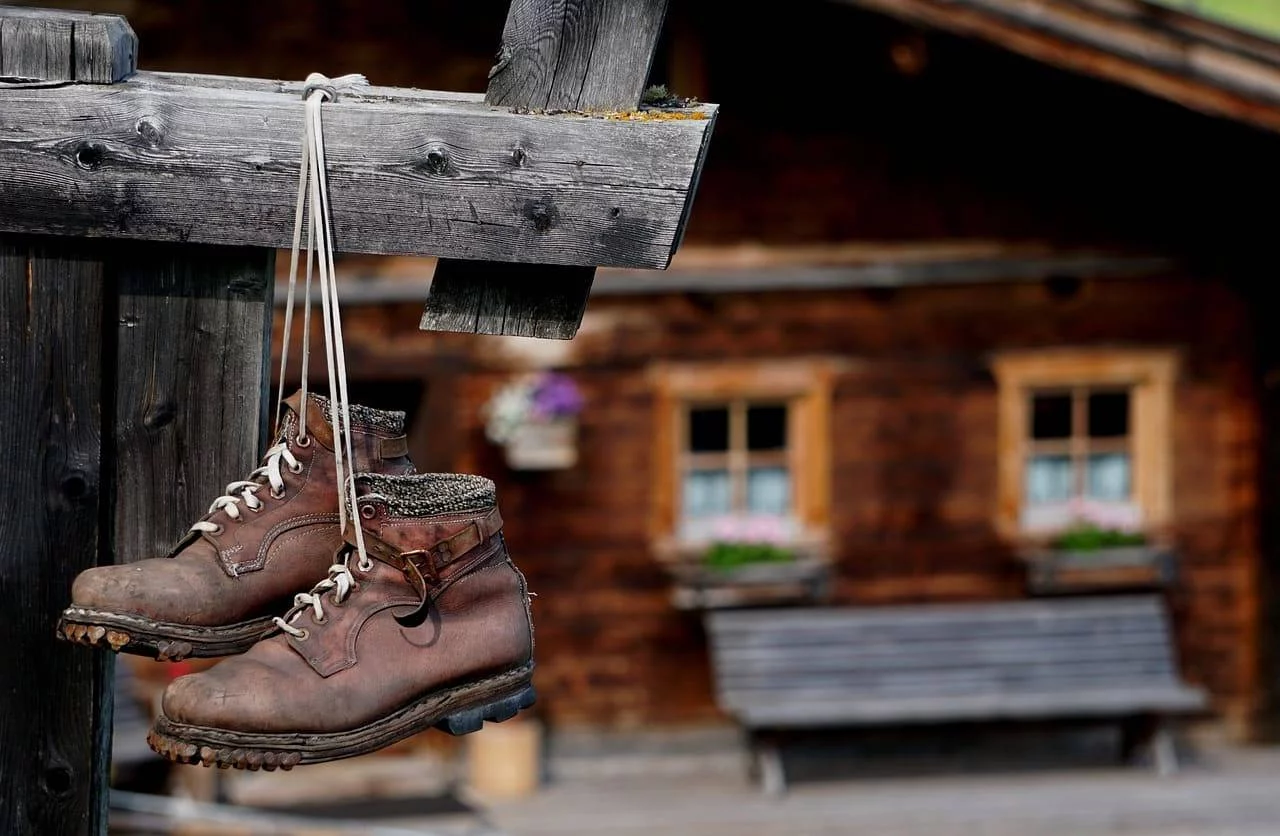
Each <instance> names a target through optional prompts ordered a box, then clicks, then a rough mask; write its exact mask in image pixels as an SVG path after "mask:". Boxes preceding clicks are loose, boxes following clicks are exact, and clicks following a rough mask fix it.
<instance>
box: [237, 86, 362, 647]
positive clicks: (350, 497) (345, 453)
mask: <svg viewBox="0 0 1280 836" xmlns="http://www.w3.org/2000/svg"><path fill="white" fill-rule="evenodd" d="M357 83H358V84H367V83H368V82H367V81H365V79H364V77H363V76H358V75H348V76H342V77H340V78H336V79H332V80H331V79H328V78H326V77H325V76H323V75H320V74H319V73H312V74H311V75H309V76H307V87H306V92H305V93H304V96H305V101H306V112H305V120H304V128H303V138H302V164H301V166H300V167H299V172H298V199H297V202H296V204H295V209H294V222H293V247H292V249H291V250H290V254H289V293H288V302H287V307H286V309H285V340H284V343H285V349H284V350H282V351H281V357H280V363H281V374H280V391H279V397H280V398H281V402H283V395H284V370H285V363H286V362H287V359H288V354H287V346H288V342H289V337H290V336H291V331H292V327H293V305H294V292H295V287H296V284H297V276H298V260H299V253H300V250H301V247H302V229H303V217H304V214H305V216H306V231H307V272H306V288H305V302H304V305H305V307H304V321H303V339H302V403H303V405H304V406H303V409H304V413H305V409H306V406H305V405H306V404H307V403H308V401H307V374H308V366H309V362H310V353H311V346H310V342H311V341H310V316H311V276H312V272H311V271H312V265H313V264H316V265H318V266H319V273H320V301H321V309H322V312H323V316H324V335H325V342H324V347H325V361H326V365H327V367H328V373H329V408H330V415H329V417H330V420H331V421H332V422H333V438H334V445H333V450H334V468H335V470H336V472H337V482H338V496H339V497H340V501H339V503H338V526H339V530H340V531H341V532H343V533H344V534H345V533H346V530H347V517H348V513H349V512H350V513H352V514H354V513H355V509H356V486H355V478H354V477H355V474H354V468H355V454H354V452H353V449H352V441H351V410H350V402H349V400H348V393H347V358H346V352H345V350H344V346H343V342H342V320H341V317H340V316H339V315H338V288H337V283H336V282H335V280H334V278H335V277H334V266H333V223H332V216H331V214H330V204H329V180H328V174H327V171H326V169H327V164H326V160H325V150H324V129H323V123H322V120H321V116H320V113H321V105H323V104H324V102H325V101H326V100H331V99H332V98H333V97H334V94H333V90H334V89H335V88H336V87H337V86H338V85H342V84H357ZM304 209H305V210H306V211H305V212H304ZM317 225H318V226H319V229H318V230H317V229H316V227H317ZM317 232H318V234H317ZM279 420H280V415H279V413H278V414H277V417H276V421H277V423H279ZM300 432H302V433H304V434H305V432H306V429H305V421H304V422H303V425H302V429H301V431H300ZM228 493H230V491H228ZM348 503H349V504H350V507H349V508H348ZM351 523H352V526H353V527H354V535H355V541H356V552H357V554H358V555H359V561H358V563H357V566H358V567H359V569H360V571H362V572H368V571H369V570H370V569H372V568H373V561H372V560H370V558H369V555H368V553H367V552H366V550H365V545H364V530H363V529H362V528H361V526H360V524H359V523H358V522H356V521H355V520H352V521H351ZM349 558H350V552H348V553H347V554H346V555H344V556H343V558H342V559H341V561H340V562H338V563H335V564H333V565H332V566H330V567H329V577H328V578H326V579H325V580H323V581H321V582H320V583H318V584H316V585H315V587H313V588H312V590H311V591H310V592H301V593H299V594H298V595H296V596H295V597H294V606H293V608H292V609H291V610H290V611H289V612H288V613H286V614H285V615H284V616H283V617H280V618H275V619H274V621H275V624H276V626H277V627H279V628H280V629H281V630H283V631H285V632H286V633H289V634H290V635H292V636H295V637H296V638H299V639H305V638H306V637H307V631H306V629H305V628H299V627H295V626H293V622H295V621H297V619H298V617H299V616H301V615H302V613H303V612H305V611H306V610H307V609H308V608H310V609H311V610H312V612H313V614H314V617H315V620H316V621H317V622H321V621H323V620H324V606H323V604H322V603H321V601H322V599H323V597H324V594H325V593H326V592H329V591H330V590H332V593H333V594H332V598H331V600H333V601H334V603H336V604H341V603H342V601H343V599H345V598H346V596H347V594H348V593H349V592H350V591H351V589H352V588H354V586H355V585H356V581H355V576H354V575H352V574H351V569H350V568H349V567H348V565H347V561H348V560H349Z"/></svg>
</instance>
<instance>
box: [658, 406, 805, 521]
mask: <svg viewBox="0 0 1280 836" xmlns="http://www.w3.org/2000/svg"><path fill="white" fill-rule="evenodd" d="M790 411H791V405H790V403H788V402H787V401H782V402H781V403H767V402H766V403H761V402H758V401H752V400H748V399H745V398H739V399H735V400H732V401H728V402H719V403H717V402H711V403H706V402H703V403H698V402H696V401H695V402H689V403H686V404H685V408H684V421H683V422H682V423H683V425H684V426H683V429H684V433H683V437H682V438H681V441H680V463H679V465H680V484H679V485H678V488H679V491H680V497H681V505H680V524H681V526H682V527H683V529H684V531H683V532H682V536H683V537H685V538H686V539H698V538H700V537H702V536H705V535H707V534H710V533H711V532H710V531H709V530H708V528H707V527H708V526H711V525H713V524H714V523H715V521H716V520H717V519H723V518H724V517H727V516H735V515H736V516H747V517H753V518H754V517H772V518H775V519H777V520H779V521H780V522H782V523H783V524H784V525H788V524H790V523H791V522H792V521H793V519H794V513H793V510H794V509H793V507H792V502H791V494H792V490H791V484H792V473H791V469H792V461H791V457H790V456H788V453H787V423H788V421H787V418H788V414H789V413H790Z"/></svg>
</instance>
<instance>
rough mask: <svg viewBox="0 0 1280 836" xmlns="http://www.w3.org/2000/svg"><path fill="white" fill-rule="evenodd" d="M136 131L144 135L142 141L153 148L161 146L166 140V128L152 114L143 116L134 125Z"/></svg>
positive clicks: (141, 135)
mask: <svg viewBox="0 0 1280 836" xmlns="http://www.w3.org/2000/svg"><path fill="white" fill-rule="evenodd" d="M133 130H134V132H135V133H136V134H137V135H138V136H140V137H142V141H143V142H145V143H147V145H149V146H151V147H152V148H159V147H160V144H161V143H162V142H164V129H163V128H161V127H160V124H159V122H158V121H157V120H156V119H155V118H154V117H151V116H143V117H142V118H141V119H139V120H138V121H137V123H135V124H134V126H133Z"/></svg>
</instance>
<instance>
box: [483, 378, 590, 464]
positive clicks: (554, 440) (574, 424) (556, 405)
mask: <svg viewBox="0 0 1280 836" xmlns="http://www.w3.org/2000/svg"><path fill="white" fill-rule="evenodd" d="M582 404H583V401H582V393H581V392H580V391H579V390H578V386H577V384H575V383H574V382H573V379H572V378H570V377H568V376H566V375H563V374H558V373H555V372H539V373H537V374H532V375H526V376H523V377H520V378H517V379H515V380H512V381H511V382H509V383H507V384H506V385H505V386H503V387H501V388H500V389H498V391H496V392H495V393H494V394H493V397H491V398H490V399H489V401H488V403H486V404H485V409H484V414H485V435H486V436H487V437H488V439H489V440H490V441H492V442H493V443H494V444H499V445H501V446H502V448H503V452H504V454H505V456H506V460H507V465H508V466H509V467H511V468H512V469H513V470H562V469H565V468H569V467H573V466H574V465H575V464H576V463H577V461H578V415H579V413H580V412H581V411H582Z"/></svg>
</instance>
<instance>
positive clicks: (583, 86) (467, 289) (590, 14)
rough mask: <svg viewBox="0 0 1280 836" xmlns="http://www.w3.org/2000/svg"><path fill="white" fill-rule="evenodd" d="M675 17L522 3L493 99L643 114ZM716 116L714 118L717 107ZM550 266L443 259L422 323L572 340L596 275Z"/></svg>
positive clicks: (626, 8)
mask: <svg viewBox="0 0 1280 836" xmlns="http://www.w3.org/2000/svg"><path fill="white" fill-rule="evenodd" d="M666 11H667V0H514V2H513V3H512V4H511V9H510V11H509V12H508V14H507V22H506V26H505V27H504V29H503V32H502V47H501V49H500V50H499V52H498V62H497V64H496V65H495V66H494V67H493V69H492V70H491V71H490V73H489V89H488V92H487V93H486V96H485V100H486V101H488V102H489V103H491V104H495V105H499V104H500V105H509V106H514V107H525V108H566V109H570V110H593V109H602V110H625V109H629V108H634V107H635V106H636V105H637V104H638V103H639V101H640V95H641V93H642V91H643V90H644V85H645V81H646V80H647V79H648V76H649V66H650V65H651V64H652V63H653V53H654V50H655V49H657V45H658V35H659V34H660V33H661V31H662V22H663V18H664V17H665V16H666ZM708 115H709V116H714V111H712V112H711V113H709V114H708ZM706 127H707V130H706V131H704V132H703V134H702V135H701V137H700V142H701V144H700V145H699V149H698V152H697V154H696V155H695V156H696V158H697V160H698V167H696V168H695V169H694V170H693V171H692V172H691V179H690V181H689V188H688V195H687V199H686V201H685V204H684V212H683V213H682V215H681V217H680V220H679V221H678V223H677V225H676V229H675V236H674V238H673V239H672V241H671V251H670V252H672V253H674V251H675V247H676V246H677V245H678V244H679V243H680V235H681V233H682V232H683V228H684V222H685V220H686V218H687V216H688V209H689V206H690V204H691V203H692V200H693V193H694V190H695V189H696V185H697V176H698V170H699V168H700V167H701V161H702V158H703V156H704V155H705V152H706V141H707V140H708V139H709V138H710V122H708V123H707V124H706ZM541 261H543V262H545V264H540V265H536V266H532V265H523V264H499V263H485V264H482V265H474V264H464V263H461V262H457V261H452V260H448V259H443V260H441V261H440V263H439V264H438V265H437V266H436V272H435V276H434V278H433V280H432V283H431V292H430V296H429V297H428V301H427V306H426V310H425V311H424V312H423V316H422V323H421V327H422V328H423V329H424V330H436V331H468V332H476V333H481V334H512V335H516V336H526V337H546V338H553V339H563V340H567V339H570V338H572V337H573V335H574V334H576V333H577V331H578V326H579V325H580V324H581V322H582V314H583V312H584V311H585V310H586V306H587V297H588V296H589V295H590V293H591V280H592V277H593V276H594V274H595V270H594V269H592V268H591V267H590V266H588V267H587V268H585V269H583V268H565V267H557V266H554V264H555V262H552V261H550V260H548V259H541ZM610 263H611V262H605V261H602V260H598V261H596V262H595V264H596V265H605V264H610ZM644 266H648V267H652V266H661V267H666V265H665V264H663V265H644Z"/></svg>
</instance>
